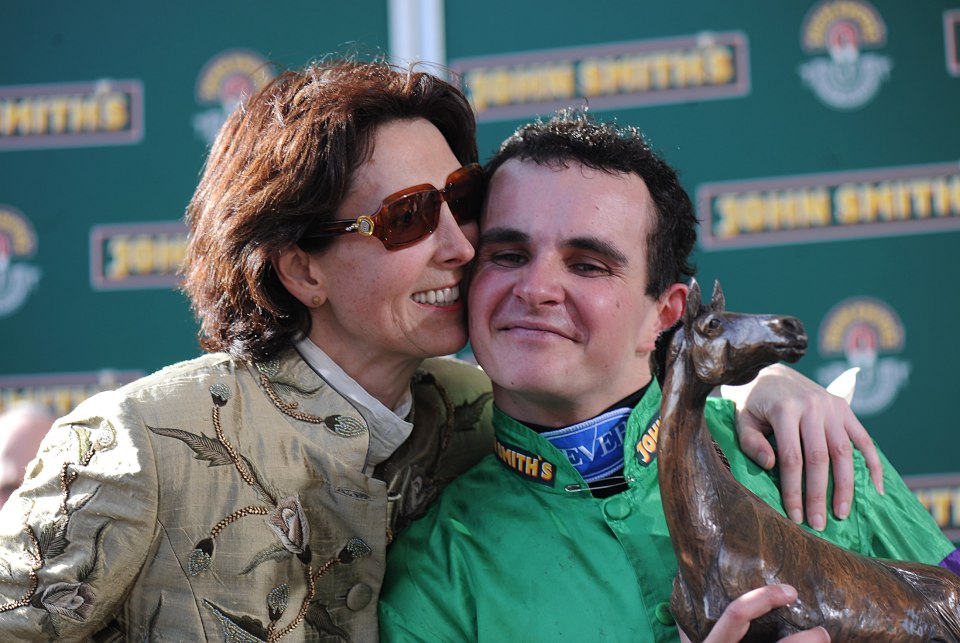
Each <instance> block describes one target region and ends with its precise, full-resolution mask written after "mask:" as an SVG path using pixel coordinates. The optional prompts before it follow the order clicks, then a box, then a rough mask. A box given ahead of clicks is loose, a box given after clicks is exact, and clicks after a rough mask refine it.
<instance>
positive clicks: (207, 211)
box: [182, 60, 477, 360]
mask: <svg viewBox="0 0 960 643" xmlns="http://www.w3.org/2000/svg"><path fill="white" fill-rule="evenodd" d="M414 118H423V119H426V120H427V121H429V122H430V123H432V124H433V125H435V126H436V127H437V129H438V130H440V133H441V134H443V136H444V138H445V139H446V141H447V143H448V144H449V145H450V149H451V150H453V153H454V155H455V156H456V157H457V159H458V160H459V161H460V162H461V163H463V164H467V163H474V162H476V160H477V143H476V121H475V119H474V115H473V111H472V110H471V108H470V104H469V103H468V102H467V99H466V98H465V97H464V95H463V93H462V92H461V91H460V90H459V89H457V88H456V87H454V86H453V85H451V84H450V83H447V82H446V81H444V80H441V79H440V78H438V77H437V76H434V75H432V74H428V73H424V72H420V71H414V70H411V69H398V68H395V67H393V66H391V65H388V64H386V63H382V62H359V61H349V60H334V61H329V62H324V63H318V64H314V65H310V66H309V67H307V68H306V69H304V70H301V71H288V72H286V73H283V74H281V75H280V76H278V77H277V78H276V79H274V80H273V81H272V82H271V83H270V84H269V85H267V86H266V87H265V88H264V89H263V90H261V91H260V92H259V93H257V94H256V95H254V96H252V97H251V98H249V99H248V100H247V101H246V102H245V103H243V104H242V105H241V106H239V107H238V108H237V109H236V110H235V111H234V112H233V114H231V116H230V117H229V118H228V119H227V122H226V123H225V124H224V125H223V127H222V128H221V130H220V133H219V134H218V136H217V139H216V141H215V142H214V144H213V148H212V149H211V150H210V155H209V157H208V159H207V162H206V166H205V168H204V171H203V176H202V177H201V179H200V183H199V185H198V186H197V189H196V192H195V193H194V195H193V199H192V200H191V201H190V205H189V206H188V207H187V223H188V225H189V228H190V238H189V242H188V244H187V252H186V258H185V261H184V264H183V268H182V273H183V290H184V291H185V292H186V294H187V295H188V297H189V298H190V302H191V304H192V307H193V311H194V314H195V316H196V317H197V320H198V321H199V322H200V345H201V346H202V347H203V348H204V349H205V350H208V351H226V352H228V353H230V354H231V355H233V356H234V357H238V358H241V359H245V360H267V359H270V358H272V357H274V356H276V355H277V354H278V353H279V352H280V351H282V350H283V349H284V348H285V347H287V346H288V345H289V344H290V342H291V340H292V339H294V338H295V337H296V336H297V335H298V334H299V333H307V332H308V331H309V328H310V315H309V313H308V311H307V309H306V307H305V306H303V305H302V304H301V303H300V302H299V301H298V300H297V299H296V298H295V297H293V295H291V294H290V293H289V292H287V290H286V288H284V287H283V285H282V284H281V282H280V279H279V278H278V277H277V274H276V272H275V271H274V268H273V259H274V258H275V257H276V256H277V255H278V253H279V252H281V251H282V250H284V249H285V248H288V247H290V246H291V245H293V244H296V243H297V242H299V241H300V239H301V237H303V236H304V234H305V233H306V232H307V231H309V230H310V228H311V226H315V225H317V224H319V223H322V222H324V221H328V220H332V219H334V218H337V216H336V215H337V210H338V209H339V207H340V204H341V203H342V201H343V199H344V198H345V196H346V195H347V193H348V191H349V189H350V186H351V182H352V181H353V178H354V175H355V174H356V171H357V169H358V168H359V167H360V165H361V164H363V163H364V162H365V161H366V159H367V158H368V157H369V154H370V152H371V149H370V147H371V145H372V142H373V138H374V135H375V132H376V129H377V128H378V127H379V126H380V125H383V124H385V123H388V122H390V121H394V120H398V119H414ZM329 243H333V240H332V239H331V240H330V241H328V242H327V245H329ZM324 247H325V246H324V244H323V243H322V242H321V243H319V244H318V243H312V244H311V251H322V250H323V249H324Z"/></svg>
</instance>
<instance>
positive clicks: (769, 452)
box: [737, 411, 776, 469]
mask: <svg viewBox="0 0 960 643" xmlns="http://www.w3.org/2000/svg"><path fill="white" fill-rule="evenodd" d="M764 427H765V425H764V423H763V422H761V421H760V420H758V419H757V418H756V417H755V416H754V415H753V414H752V413H750V412H749V411H744V412H743V413H741V414H740V415H739V417H738V418H737V440H738V441H739V442H740V450H741V451H743V452H744V454H746V456H747V457H748V458H750V459H751V460H753V461H754V462H756V463H757V464H758V465H760V467H761V468H763V469H770V468H772V467H773V465H774V463H775V462H776V455H775V454H774V452H773V447H772V446H771V445H770V440H769V438H767V436H766V435H765V434H764V431H763V430H764Z"/></svg>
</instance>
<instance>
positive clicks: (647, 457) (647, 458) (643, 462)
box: [637, 415, 660, 467]
mask: <svg viewBox="0 0 960 643" xmlns="http://www.w3.org/2000/svg"><path fill="white" fill-rule="evenodd" d="M659 437H660V416H659V415H658V416H657V417H655V418H653V419H652V420H651V421H650V424H648V425H647V428H646V430H645V431H644V432H643V433H642V434H641V435H640V439H639V440H638V441H637V462H638V463H640V466H641V467H648V466H650V463H651V462H653V461H654V460H655V459H656V458H657V439H658V438H659Z"/></svg>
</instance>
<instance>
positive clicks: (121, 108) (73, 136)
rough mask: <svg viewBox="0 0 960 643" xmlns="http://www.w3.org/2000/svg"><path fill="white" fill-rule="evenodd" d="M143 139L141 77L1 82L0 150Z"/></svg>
mask: <svg viewBox="0 0 960 643" xmlns="http://www.w3.org/2000/svg"><path fill="white" fill-rule="evenodd" d="M141 140H143V84H142V83H141V82H140V81H139V80H99V81H95V82H89V83H70V84H53V85H22V86H17V87H13V86H11V87H0V150H26V149H34V148H51V147H79V146H85V145H132V144H134V143H139V142H140V141H141Z"/></svg>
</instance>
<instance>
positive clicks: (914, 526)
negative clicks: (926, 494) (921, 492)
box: [845, 448, 954, 565]
mask: <svg viewBox="0 0 960 643" xmlns="http://www.w3.org/2000/svg"><path fill="white" fill-rule="evenodd" d="M877 451H880V449H879V448H878V449H877ZM880 461H881V462H882V463H883V488H884V495H882V496H881V495H880V494H879V493H878V492H877V490H876V489H875V488H874V486H873V483H872V482H871V480H870V476H869V472H868V471H867V466H866V463H865V461H864V459H863V456H862V455H861V454H860V452H859V451H854V460H853V464H854V467H855V472H856V479H855V486H854V497H853V505H852V507H851V511H850V518H848V521H850V522H851V523H855V524H856V526H857V530H858V532H859V533H858V537H859V541H860V543H861V544H862V547H861V548H858V551H860V552H861V553H864V554H866V555H868V556H874V557H877V558H892V559H896V560H912V561H917V562H921V563H927V564H929V565H936V564H938V563H940V561H941V560H943V559H944V558H945V557H946V556H947V555H948V554H949V553H950V552H952V551H953V549H954V547H953V543H951V542H950V541H949V540H948V539H947V538H946V536H944V535H943V532H942V531H941V530H940V527H939V526H938V525H937V523H936V521H935V520H934V519H933V516H931V515H930V512H929V511H927V509H926V508H925V507H924V506H923V505H922V504H921V503H920V501H919V500H918V499H917V497H916V496H915V495H914V493H913V492H912V491H911V490H910V489H909V487H907V485H906V483H905V482H904V481H903V478H901V477H900V474H899V473H897V470H896V469H895V468H894V466H893V465H892V464H890V461H889V460H888V459H887V457H886V456H885V455H884V454H883V452H880ZM845 522H846V521H845Z"/></svg>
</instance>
